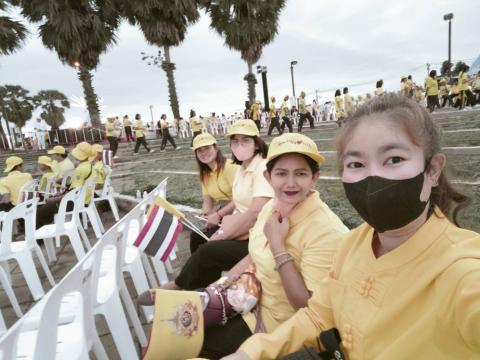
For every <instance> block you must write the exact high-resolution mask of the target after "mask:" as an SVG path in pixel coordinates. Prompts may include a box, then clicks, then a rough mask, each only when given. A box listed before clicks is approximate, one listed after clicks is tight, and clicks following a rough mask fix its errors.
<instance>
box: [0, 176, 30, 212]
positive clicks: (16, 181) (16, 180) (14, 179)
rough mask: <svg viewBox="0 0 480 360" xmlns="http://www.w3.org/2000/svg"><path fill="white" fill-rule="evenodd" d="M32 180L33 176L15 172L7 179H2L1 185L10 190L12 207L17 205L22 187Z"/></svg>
mask: <svg viewBox="0 0 480 360" xmlns="http://www.w3.org/2000/svg"><path fill="white" fill-rule="evenodd" d="M32 180H33V179H32V175H30V174H29V173H22V172H20V171H17V170H15V171H10V172H9V173H8V175H7V176H6V177H4V178H2V179H1V180H0V185H2V186H3V188H4V189H7V190H8V194H10V202H11V203H12V205H17V204H18V197H19V195H20V190H21V189H22V186H23V185H25V184H26V183H27V182H29V181H32Z"/></svg>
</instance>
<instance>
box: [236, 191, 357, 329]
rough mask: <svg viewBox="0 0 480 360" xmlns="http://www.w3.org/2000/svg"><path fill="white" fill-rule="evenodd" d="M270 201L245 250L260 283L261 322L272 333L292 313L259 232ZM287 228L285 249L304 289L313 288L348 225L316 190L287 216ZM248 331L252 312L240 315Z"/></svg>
mask: <svg viewBox="0 0 480 360" xmlns="http://www.w3.org/2000/svg"><path fill="white" fill-rule="evenodd" d="M273 202H274V200H270V201H269V202H268V203H267V204H265V206H264V207H263V209H262V211H261V212H260V214H259V215H258V218H257V222H256V223H255V225H254V227H253V228H252V230H250V236H249V243H248V252H249V254H250V256H251V258H252V260H253V262H254V263H255V268H256V272H255V274H256V276H257V278H258V279H259V280H260V282H261V284H262V297H261V300H260V305H261V310H262V321H263V323H264V325H265V328H266V330H267V332H272V331H273V330H275V329H276V328H277V327H278V326H279V325H280V324H281V323H283V322H285V321H286V320H288V319H289V318H290V317H292V316H293V314H295V309H294V308H293V307H292V306H291V305H290V303H289V302H288V299H287V296H286V295H285V291H284V288H283V285H282V280H281V278H280V274H279V273H278V271H276V270H275V260H274V258H273V255H272V252H271V251H270V247H269V245H268V240H267V238H266V237H265V234H264V233H263V227H264V225H265V222H266V221H267V220H268V218H269V217H270V215H271V213H272V210H273V209H272V205H273ZM289 223H290V229H289V231H288V235H287V240H286V251H287V252H288V253H289V254H290V255H291V256H292V257H293V259H294V261H295V266H296V268H297V269H298V271H299V272H300V273H301V275H302V278H303V280H304V282H305V285H306V287H307V289H308V290H310V291H312V292H313V290H315V289H316V288H317V287H319V286H320V284H321V282H322V280H323V279H324V278H325V277H326V276H327V275H328V271H329V270H330V268H331V266H332V263H333V255H334V254H335V251H336V250H337V247H338V245H339V244H340V241H341V239H342V238H343V237H344V236H345V234H346V233H347V232H348V228H347V227H346V226H345V225H343V223H342V221H341V220H340V219H339V218H338V217H337V215H335V214H334V213H333V212H332V210H330V208H329V207H328V206H327V205H326V204H325V203H324V202H323V201H322V200H320V197H319V195H318V192H317V191H312V192H311V193H310V194H309V195H308V196H307V198H306V199H305V200H304V201H303V202H302V203H300V204H298V205H297V207H296V208H295V209H294V211H293V212H292V213H291V214H290V216H289ZM243 319H244V320H245V322H246V323H247V325H248V327H249V328H250V330H251V331H252V332H254V330H255V324H256V319H255V315H254V314H253V313H248V314H246V315H244V316H243Z"/></svg>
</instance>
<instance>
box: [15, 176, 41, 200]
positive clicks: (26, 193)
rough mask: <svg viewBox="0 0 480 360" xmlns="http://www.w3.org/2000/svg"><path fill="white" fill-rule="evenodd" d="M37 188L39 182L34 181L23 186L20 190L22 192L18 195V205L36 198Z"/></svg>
mask: <svg viewBox="0 0 480 360" xmlns="http://www.w3.org/2000/svg"><path fill="white" fill-rule="evenodd" d="M37 186H38V181H37V180H32V181H29V182H26V183H25V184H23V185H22V187H21V188H20V192H19V193H18V199H17V203H21V202H23V201H25V200H27V199H29V198H32V197H35V191H36V190H37Z"/></svg>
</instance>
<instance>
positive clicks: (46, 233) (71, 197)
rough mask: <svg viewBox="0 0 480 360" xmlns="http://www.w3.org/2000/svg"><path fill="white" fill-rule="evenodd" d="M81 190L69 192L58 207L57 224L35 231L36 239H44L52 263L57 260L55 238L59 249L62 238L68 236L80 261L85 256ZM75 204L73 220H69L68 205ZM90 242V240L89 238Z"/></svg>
mask: <svg viewBox="0 0 480 360" xmlns="http://www.w3.org/2000/svg"><path fill="white" fill-rule="evenodd" d="M80 191H81V189H80V188H78V189H73V190H70V191H69V192H67V193H66V194H65V195H64V196H63V198H62V200H61V201H60V204H59V206H58V213H57V215H56V218H55V223H53V224H48V225H44V226H42V227H41V228H40V229H37V230H36V231H35V239H37V240H40V239H44V242H45V247H46V249H47V255H48V258H49V260H50V261H54V260H56V255H55V250H54V249H53V242H52V239H53V238H55V240H56V245H57V247H59V246H60V237H61V236H62V235H64V236H68V238H69V240H70V243H71V244H72V248H73V251H74V252H75V256H76V257H77V259H78V260H80V259H81V258H82V257H84V256H85V249H84V247H83V244H82V239H81V237H80V234H81V233H82V232H83V235H82V236H85V237H86V235H85V232H84V231H83V228H82V227H81V224H80V222H79V221H78V219H79V216H78V201H79V198H80ZM68 202H73V212H72V214H71V219H70V220H68V219H67V204H68ZM87 241H88V238H87Z"/></svg>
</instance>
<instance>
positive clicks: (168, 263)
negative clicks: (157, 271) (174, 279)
mask: <svg viewBox="0 0 480 360" xmlns="http://www.w3.org/2000/svg"><path fill="white" fill-rule="evenodd" d="M154 261H160V260H154ZM165 268H166V269H167V272H168V273H169V274H173V266H172V263H171V262H170V259H167V260H166V261H165Z"/></svg>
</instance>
